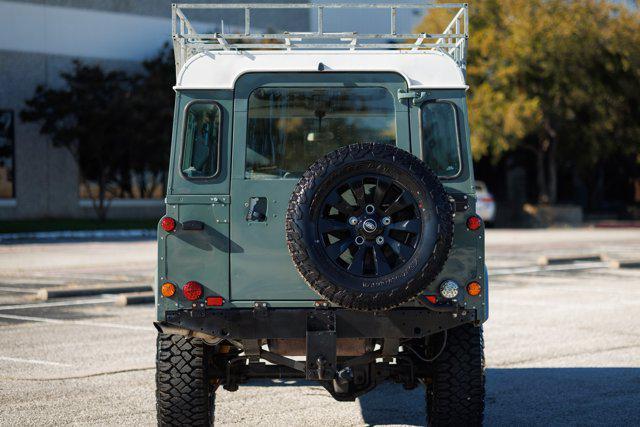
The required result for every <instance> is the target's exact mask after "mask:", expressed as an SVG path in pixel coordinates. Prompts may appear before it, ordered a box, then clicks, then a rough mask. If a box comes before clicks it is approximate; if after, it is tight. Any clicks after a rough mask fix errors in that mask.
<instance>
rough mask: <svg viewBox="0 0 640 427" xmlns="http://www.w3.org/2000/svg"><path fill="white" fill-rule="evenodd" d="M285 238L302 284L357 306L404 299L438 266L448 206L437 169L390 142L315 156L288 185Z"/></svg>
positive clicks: (446, 239)
mask: <svg viewBox="0 0 640 427" xmlns="http://www.w3.org/2000/svg"><path fill="white" fill-rule="evenodd" d="M286 238H287V246H288V248H289V252H290V253H291V257H292V258H293V262H294V264H295V266H296V268H297V270H298V272H299V273H300V275H302V277H303V278H304V280H305V281H306V282H307V284H308V285H309V286H310V287H311V288H312V289H313V290H315V291H316V292H317V293H318V294H320V295H321V296H322V297H323V298H325V299H327V300H328V301H330V302H332V303H335V304H337V305H340V306H342V307H346V308H351V309H357V310H384V309H389V308H392V307H395V306H398V305H400V304H403V303H405V302H407V301H409V300H411V299H412V298H414V297H415V296H416V295H418V294H419V293H420V292H421V291H423V290H424V289H425V288H426V287H427V286H428V285H429V283H431V282H432V281H433V280H434V279H435V277H436V276H437V275H438V274H439V273H440V271H441V270H442V267H443V265H444V263H445V261H446V259H447V256H448V254H449V249H450V248H451V242H452V239H453V210H452V206H451V203H450V201H449V197H448V195H447V193H446V192H445V190H444V187H443V186H442V183H441V182H440V181H439V180H438V178H437V177H436V175H435V174H434V173H433V172H432V171H431V170H430V169H429V168H428V167H427V166H426V165H425V164H424V163H423V162H422V161H421V160H420V159H418V158H416V157H415V156H413V155H411V154H409V153H407V152H406V151H403V150H401V149H399V148H397V147H395V146H392V145H386V144H377V143H365V144H354V145H350V146H346V147H342V148H340V149H338V150H335V151H333V152H331V153H329V154H327V155H326V156H324V157H322V158H320V159H319V160H317V161H316V162H315V163H314V164H313V165H311V166H310V167H309V169H308V170H307V171H306V172H305V173H304V175H303V177H302V179H300V181H299V182H298V185H297V186H296V187H295V189H294V191H293V195H292V196H291V200H290V202H289V207H288V210H287V216H286Z"/></svg>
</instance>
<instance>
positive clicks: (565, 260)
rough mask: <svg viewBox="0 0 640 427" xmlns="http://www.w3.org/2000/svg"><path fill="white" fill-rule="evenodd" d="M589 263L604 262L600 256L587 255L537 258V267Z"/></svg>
mask: <svg viewBox="0 0 640 427" xmlns="http://www.w3.org/2000/svg"><path fill="white" fill-rule="evenodd" d="M590 261H594V262H595V261H605V259H604V257H603V256H602V255H600V254H587V255H566V256H558V257H547V256H542V257H540V258H538V265H540V266H544V265H559V264H572V263H574V262H590Z"/></svg>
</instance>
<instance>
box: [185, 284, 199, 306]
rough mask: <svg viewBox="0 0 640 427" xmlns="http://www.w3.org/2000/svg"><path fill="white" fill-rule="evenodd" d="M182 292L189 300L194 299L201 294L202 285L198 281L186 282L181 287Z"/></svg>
mask: <svg viewBox="0 0 640 427" xmlns="http://www.w3.org/2000/svg"><path fill="white" fill-rule="evenodd" d="M182 293H183V294H184V297H185V298H186V299H188V300H189V301H195V300H197V299H198V298H200V297H201V296H202V285H201V284H200V283H198V282H193V281H191V282H187V283H186V284H185V285H184V286H183V287H182Z"/></svg>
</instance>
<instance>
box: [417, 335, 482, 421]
mask: <svg viewBox="0 0 640 427" xmlns="http://www.w3.org/2000/svg"><path fill="white" fill-rule="evenodd" d="M446 340H447V341H446V346H445V348H444V350H442V353H441V354H440V355H439V356H438V357H437V358H436V359H435V360H434V361H433V364H432V369H433V376H432V378H431V381H430V382H427V391H426V404H427V425H428V426H481V425H482V420H483V417H484V395H485V374H484V340H483V337H482V328H481V327H475V326H474V325H472V324H465V325H462V326H458V327H456V328H453V329H450V330H448V331H447V335H446ZM435 347H438V348H436V349H432V350H433V351H436V352H437V351H439V349H440V348H439V347H440V345H435Z"/></svg>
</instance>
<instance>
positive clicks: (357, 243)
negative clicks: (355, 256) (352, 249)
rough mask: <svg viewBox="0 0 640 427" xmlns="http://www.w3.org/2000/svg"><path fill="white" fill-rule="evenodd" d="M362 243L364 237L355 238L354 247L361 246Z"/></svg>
mask: <svg viewBox="0 0 640 427" xmlns="http://www.w3.org/2000/svg"><path fill="white" fill-rule="evenodd" d="M363 243H364V237H362V236H358V237H356V245H362V244H363Z"/></svg>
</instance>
